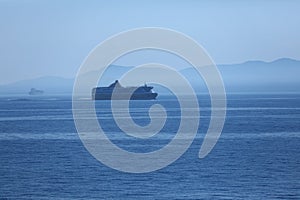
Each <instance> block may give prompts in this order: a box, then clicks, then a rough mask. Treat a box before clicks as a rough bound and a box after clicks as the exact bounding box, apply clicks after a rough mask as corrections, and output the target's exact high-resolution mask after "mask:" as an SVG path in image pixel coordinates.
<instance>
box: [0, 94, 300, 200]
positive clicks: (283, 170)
mask: <svg viewBox="0 0 300 200" xmlns="http://www.w3.org/2000/svg"><path fill="white" fill-rule="evenodd" d="M199 99H200V101H199V103H200V107H201V118H200V127H199V130H198V134H197V137H196V139H195V140H194V142H193V144H192V145H191V147H190V148H189V150H188V151H187V152H186V153H185V154H184V155H183V156H182V157H181V158H180V159H178V160H177V161H176V162H174V163H173V164H171V165H169V166H167V167H166V168H163V169H161V170H158V171H155V172H151V173H146V174H130V173H123V172H119V171H116V170H114V169H111V168H108V167H106V166H105V165H103V164H102V163H100V162H99V161H97V160H96V159H95V158H93V157H92V156H91V155H90V154H89V153H88V152H87V150H86V149H85V148H84V146H83V144H82V143H81V141H80V140H79V137H78V135H77V133H76V128H75V125H74V121H73V117H72V110H71V107H72V102H71V98H70V97H64V96H53V97H52V96H43V97H28V96H27V97H16V96H14V97H5V96H2V97H0V199H1V198H4V199H15V198H18V199H19V198H29V199H53V198H55V199H57V198H67V199H76V198H79V199H82V198H97V199H148V198H149V199H245V198H246V199H300V148H299V147H300V146H299V144H300V95H297V94H285V95H280V94H273V95H271V94H269V95H254V94H251V95H250V94H244V95H228V108H227V118H226V122H225V126H224V130H223V132H222V135H221V138H220V140H219V141H218V143H217V144H216V146H215V148H214V149H213V151H212V152H211V153H210V154H209V155H208V156H207V157H205V158H204V159H199V158H198V152H199V148H200V146H201V143H202V141H203V136H204V135H205V133H206V130H207V127H208V123H209V116H210V102H209V100H208V98H207V97H206V96H200V98H199ZM153 103H161V104H162V105H164V106H165V108H166V110H167V113H168V119H167V122H166V125H165V127H164V128H163V130H162V131H161V133H159V134H158V135H156V136H154V137H152V138H151V139H149V140H139V139H134V138H131V137H129V136H128V135H126V134H124V133H122V132H121V131H120V129H118V127H117V126H116V125H115V123H114V121H113V120H112V117H111V111H110V109H109V105H110V104H109V102H108V101H103V102H97V103H96V110H97V115H98V118H99V122H100V124H101V125H102V127H103V129H104V130H105V131H106V132H107V134H108V137H109V138H110V139H111V140H112V141H113V142H114V143H115V144H117V145H119V146H120V147H122V148H124V149H126V150H128V151H133V152H149V151H153V150H157V149H159V148H161V147H163V146H164V145H166V144H167V143H168V142H169V141H170V140H172V138H173V136H174V135H175V133H176V131H177V128H178V123H179V121H180V109H179V105H178V102H177V101H176V99H172V98H169V97H160V98H159V99H158V100H157V101H150V102H149V101H134V102H132V103H131V104H130V110H131V113H132V116H133V119H134V120H135V122H136V123H137V124H140V125H146V124H147V123H149V117H148V115H147V110H148V108H149V107H150V106H151V105H152V104H153Z"/></svg>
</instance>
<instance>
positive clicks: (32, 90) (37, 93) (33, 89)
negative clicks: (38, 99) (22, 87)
mask: <svg viewBox="0 0 300 200" xmlns="http://www.w3.org/2000/svg"><path fill="white" fill-rule="evenodd" d="M28 94H29V95H41V94H44V91H43V90H37V89H35V88H31V90H30V91H29V92H28Z"/></svg>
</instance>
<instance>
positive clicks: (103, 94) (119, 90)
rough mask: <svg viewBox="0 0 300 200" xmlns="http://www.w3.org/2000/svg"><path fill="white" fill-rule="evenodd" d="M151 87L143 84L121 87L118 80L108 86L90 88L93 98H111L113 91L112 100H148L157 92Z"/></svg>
mask: <svg viewBox="0 0 300 200" xmlns="http://www.w3.org/2000/svg"><path fill="white" fill-rule="evenodd" d="M152 89H153V87H151V86H147V85H146V84H145V85H144V86H140V87H123V86H122V85H121V84H120V83H119V81H118V80H116V81H115V82H114V83H112V84H111V85H110V86H108V87H96V88H93V90H92V99H93V100H111V99H112V93H113V91H114V96H113V99H114V100H127V99H129V97H130V99H131V100H150V99H155V98H156V97H157V93H155V92H153V91H152ZM130 94H132V95H131V96H129V95H130Z"/></svg>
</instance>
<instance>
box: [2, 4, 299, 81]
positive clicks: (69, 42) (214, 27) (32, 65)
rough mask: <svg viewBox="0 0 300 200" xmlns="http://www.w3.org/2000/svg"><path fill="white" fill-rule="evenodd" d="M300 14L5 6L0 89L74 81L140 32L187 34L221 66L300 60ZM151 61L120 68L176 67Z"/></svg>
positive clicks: (295, 7)
mask: <svg viewBox="0 0 300 200" xmlns="http://www.w3.org/2000/svg"><path fill="white" fill-rule="evenodd" d="M299 13H300V1H297V0H294V1H292V0H286V1H279V0H278V1H275V0H274V1H271V0H266V1H255V0H252V1H250V0H249V1H237V0H236V1H230V0H229V1H221V0H220V1H201V0H185V1H183V0H182V1H176V0H173V1H171V0H144V1H139V0H128V1H116V0H110V1H84V0H81V1H73V0H63V1H60V0H42V1H40V0H0V85H3V84H8V83H12V82H15V81H18V80H24V79H31V78H36V77H40V76H49V75H51V76H60V77H66V78H72V77H74V76H75V75H76V72H77V70H78V69H79V67H80V65H81V64H82V62H83V60H84V59H85V58H86V56H87V55H88V54H89V52H90V51H91V50H92V49H93V48H94V47H95V46H96V45H98V44H99V43H100V42H102V41H104V40H105V39H106V38H108V37H110V36H112V35H114V34H117V33H119V32H121V31H126V30H129V29H133V28H141V27H163V28H169V29H174V30H176V31H179V32H182V33H184V34H186V35H188V36H190V37H192V38H193V39H195V40H196V41H197V42H198V43H199V44H200V45H202V46H203V47H204V48H205V49H206V51H207V52H208V54H209V55H210V56H211V58H212V59H213V60H214V62H215V63H217V64H231V63H242V62H245V61H248V60H262V61H273V60H276V59H279V58H283V57H286V58H292V59H297V60H300V53H299V52H300V39H299V35H300V25H299V24H300V14H299ZM149 55H151V56H149V58H145V57H142V56H138V54H137V55H136V56H134V55H132V56H129V57H128V58H127V59H126V58H124V59H120V60H118V61H116V64H119V65H126V66H135V65H137V64H140V63H141V62H143V61H148V60H151V59H154V60H155V59H157V60H161V59H162V57H163V58H164V59H165V60H167V61H169V62H170V63H171V64H172V63H173V64H174V63H175V60H176V59H173V58H172V56H168V55H165V54H155V53H154V54H151V53H150V54H149ZM146 57H147V56H146ZM176 63H177V65H178V63H180V62H179V61H178V62H176ZM179 65H180V64H179Z"/></svg>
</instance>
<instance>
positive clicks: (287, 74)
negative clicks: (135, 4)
mask: <svg viewBox="0 0 300 200" xmlns="http://www.w3.org/2000/svg"><path fill="white" fill-rule="evenodd" d="M217 66H218V69H219V71H220V73H221V75H222V78H223V81H224V85H225V89H226V91H227V92H228V93H233V92H300V78H299V75H300V61H298V60H293V59H289V58H281V59H278V60H275V61H272V62H264V61H247V62H244V63H240V64H226V65H217ZM132 68H133V67H131V66H127V67H125V66H117V65H112V66H110V67H109V68H108V69H107V70H106V71H105V73H104V76H103V77H102V79H101V80H100V82H99V84H100V85H101V86H106V85H108V84H110V83H112V82H113V81H114V80H116V79H120V77H121V76H122V75H123V74H124V73H126V72H127V71H129V70H130V69H132ZM179 72H180V73H181V74H182V75H183V76H185V77H186V78H187V79H188V80H189V81H190V83H191V85H192V86H193V87H194V89H195V91H196V92H203V91H204V90H205V84H204V82H203V80H202V78H201V77H200V76H199V75H198V74H197V72H196V70H195V69H194V68H192V67H191V68H185V69H182V70H180V71H179ZM89 73H95V72H89ZM73 83H74V79H68V78H62V77H57V76H44V77H40V78H35V79H29V80H22V81H18V82H15V83H11V84H7V85H0V94H1V95H6V94H28V91H29V90H30V88H37V89H41V90H44V91H45V94H68V95H69V94H72V90H73ZM174 84H177V83H174ZM155 90H156V91H157V92H158V93H160V92H162V93H165V91H166V90H165V89H163V88H160V87H157V86H156V87H155Z"/></svg>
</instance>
